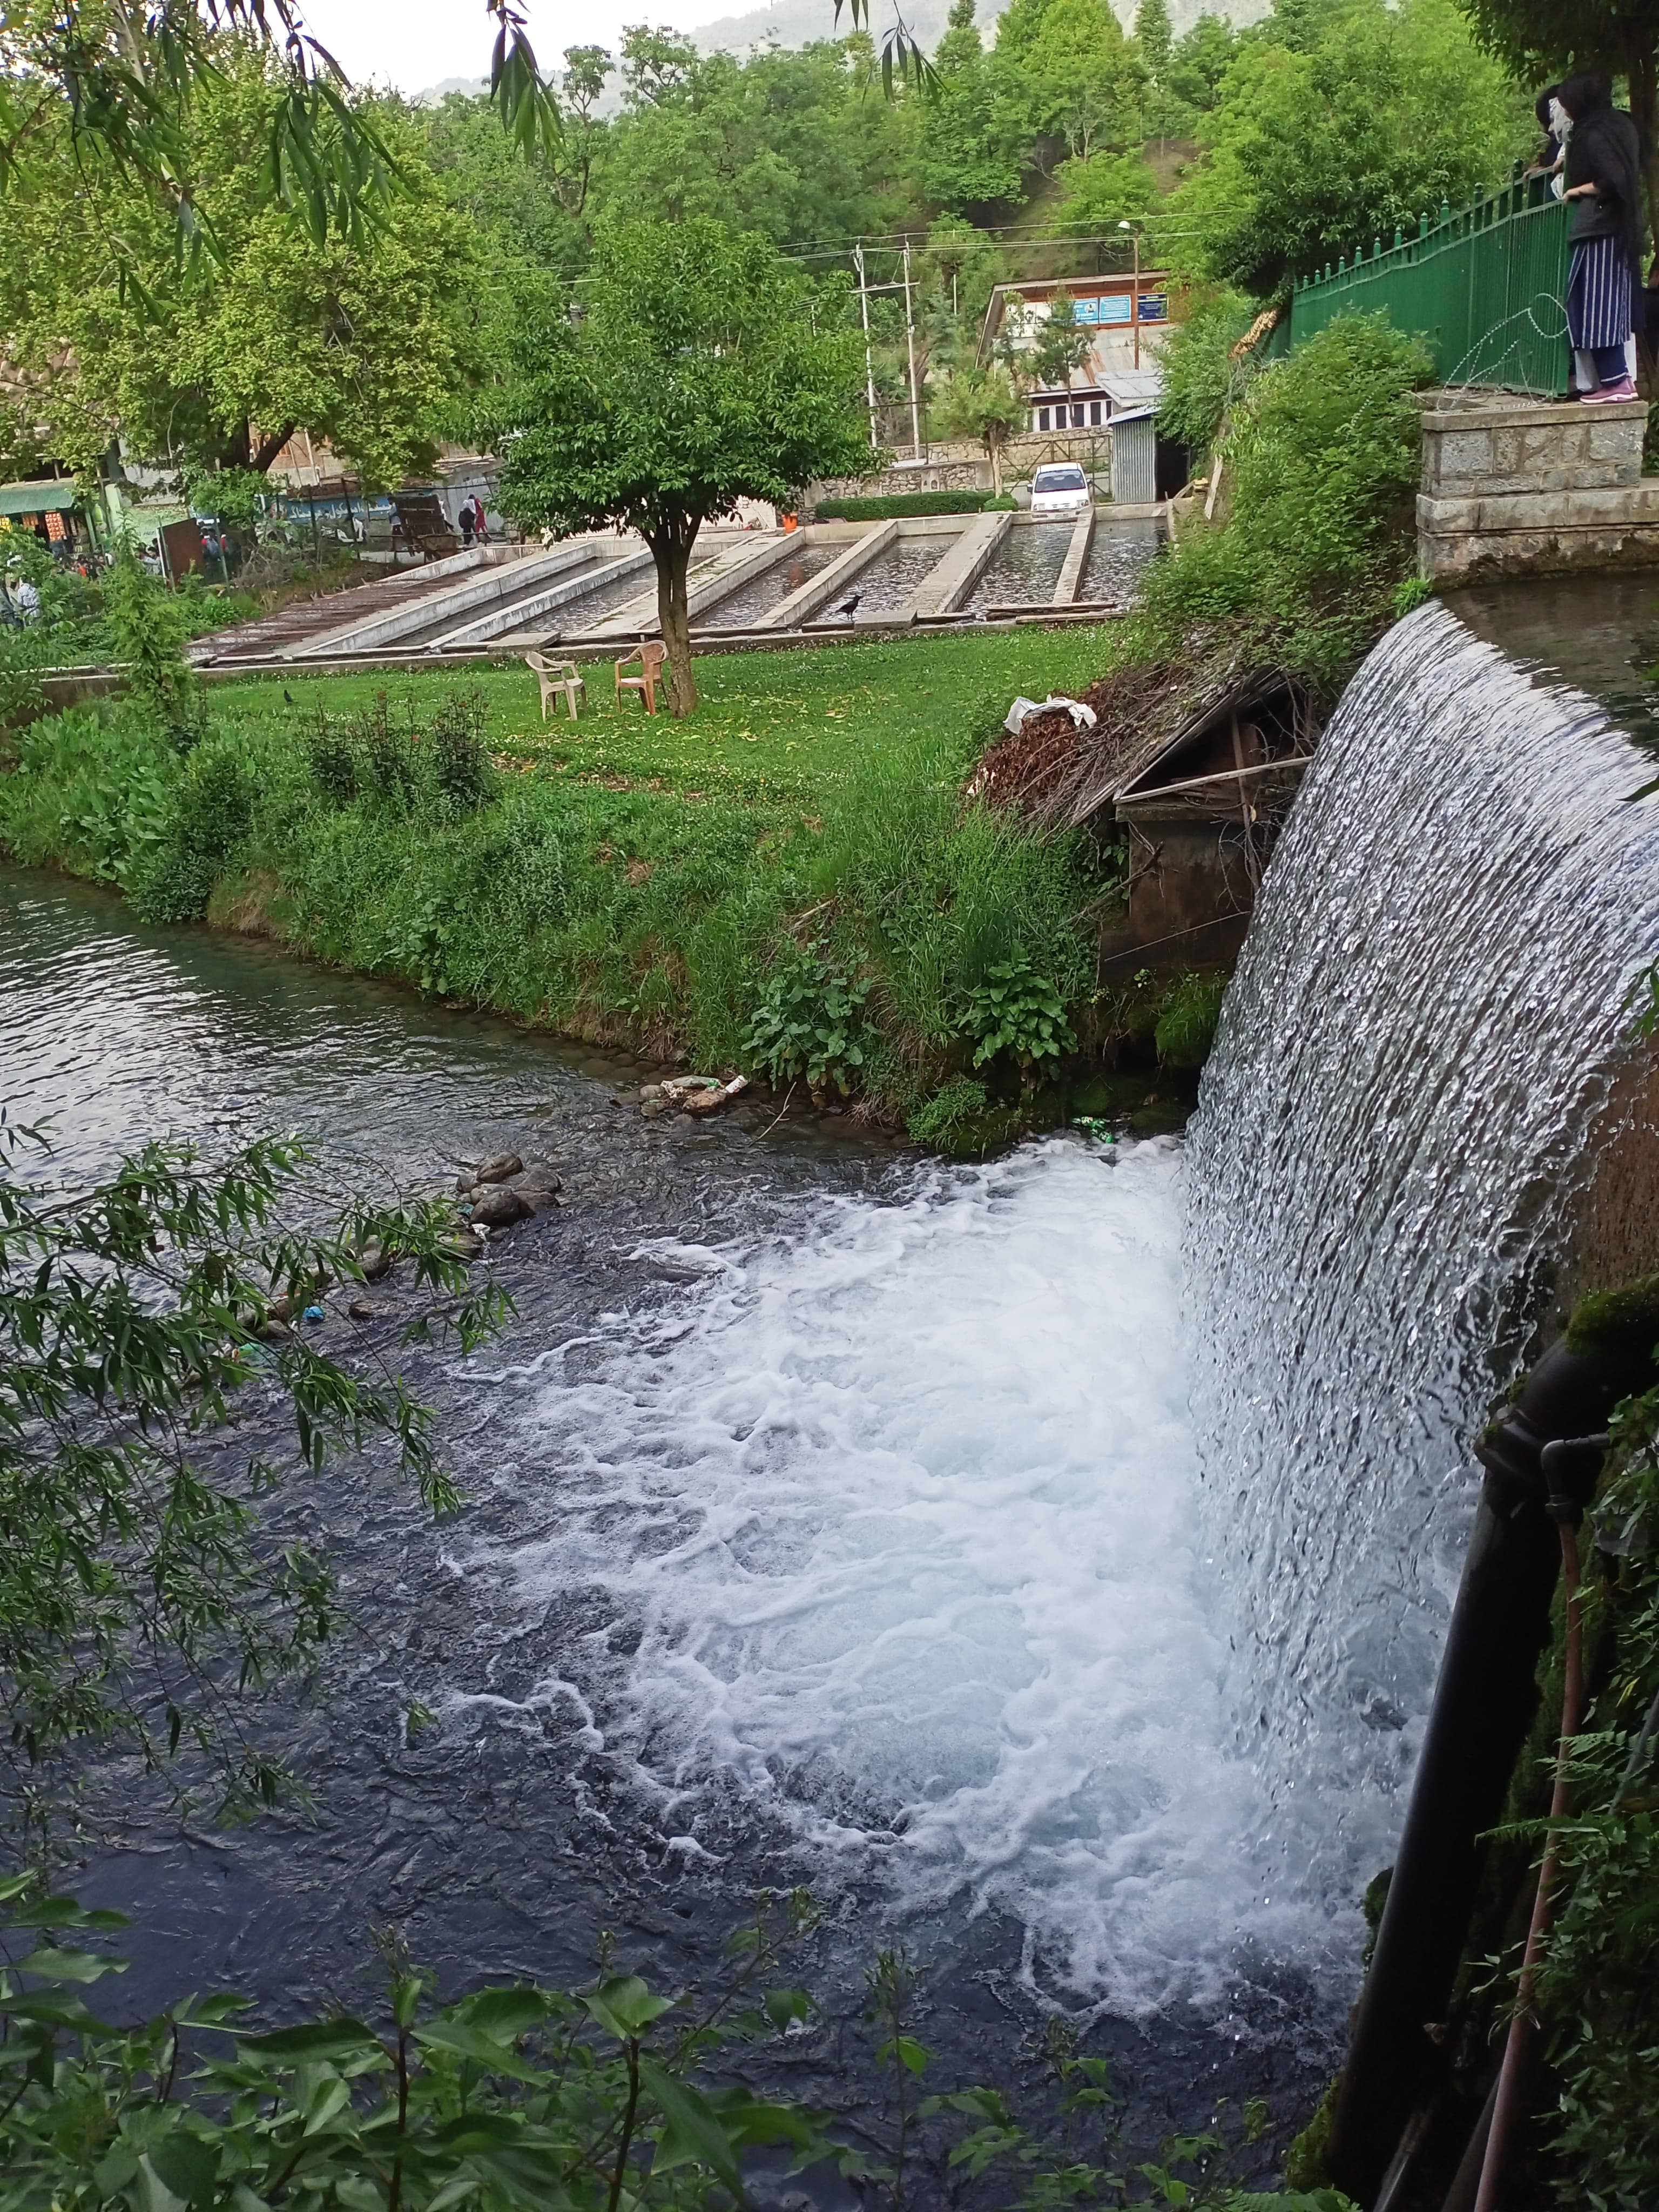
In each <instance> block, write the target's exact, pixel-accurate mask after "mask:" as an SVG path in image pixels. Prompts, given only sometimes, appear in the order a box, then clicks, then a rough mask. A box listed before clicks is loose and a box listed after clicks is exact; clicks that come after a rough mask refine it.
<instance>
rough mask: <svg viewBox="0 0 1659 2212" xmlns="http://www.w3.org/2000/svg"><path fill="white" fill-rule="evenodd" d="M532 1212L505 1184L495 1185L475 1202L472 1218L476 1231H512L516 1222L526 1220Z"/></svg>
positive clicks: (473, 1202) (473, 1203)
mask: <svg viewBox="0 0 1659 2212" xmlns="http://www.w3.org/2000/svg"><path fill="white" fill-rule="evenodd" d="M530 1211H531V1209H530V1207H529V1206H527V1205H526V1202H525V1200H523V1199H522V1198H521V1197H520V1194H519V1193H518V1192H517V1191H516V1190H510V1189H509V1188H507V1185H506V1184H505V1183H494V1184H492V1185H491V1186H490V1187H489V1188H488V1189H487V1190H483V1191H480V1193H479V1194H478V1195H477V1198H476V1199H474V1200H473V1201H472V1212H471V1217H470V1218H471V1223H472V1226H473V1227H474V1228H475V1229H510V1228H511V1227H512V1225H513V1223H514V1222H515V1221H522V1220H524V1219H525V1218H526V1216H527V1215H528V1214H529V1212H530Z"/></svg>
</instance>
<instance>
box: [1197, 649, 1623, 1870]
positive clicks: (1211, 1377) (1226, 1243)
mask: <svg viewBox="0 0 1659 2212" xmlns="http://www.w3.org/2000/svg"><path fill="white" fill-rule="evenodd" d="M1627 680H1628V679H1627ZM1652 772H1653V763H1652V759H1651V757H1650V755H1649V754H1647V753H1644V752H1643V751H1640V750H1638V749H1637V748H1636V747H1635V746H1634V745H1632V743H1631V742H1630V739H1629V738H1628V737H1627V736H1626V734H1625V733H1624V732H1623V731H1622V730H1620V728H1619V727H1617V726H1615V725H1614V723H1613V721H1612V720H1610V719H1609V717H1608V715H1607V714H1606V713H1604V711H1603V710H1602V708H1601V707H1599V706H1597V705H1596V704H1595V702H1593V701H1592V700H1591V699H1590V698H1589V697H1588V696H1585V695H1584V694H1583V693H1581V692H1579V691H1577V690H1573V689H1571V687H1569V686H1568V685H1566V684H1565V683H1559V682H1554V681H1552V680H1550V678H1549V676H1548V675H1547V674H1546V673H1543V672H1541V671H1538V670H1537V669H1536V668H1535V667H1532V668H1529V667H1528V665H1525V664H1522V663H1521V662H1518V661H1517V660H1516V659H1512V658H1510V657H1509V656H1508V655H1506V654H1505V653H1504V652H1502V651H1500V650H1499V649H1498V647H1496V646H1494V645H1493V644H1492V643H1489V642H1486V641H1483V640H1482V639H1481V638H1480V637H1478V636H1477V635H1475V634H1474V631H1473V630H1472V629H1470V628H1469V627H1468V626H1467V625H1466V623H1464V622H1463V621H1462V620H1460V619H1459V618H1458V617H1456V616H1455V615H1454V614H1452V613H1450V612H1449V611H1447V610H1446V609H1445V608H1443V607H1442V606H1439V605H1429V606H1426V607H1424V608H1422V609H1420V610H1419V611H1418V612H1417V613H1415V614H1413V616H1411V617H1409V618H1408V619H1407V621H1405V622H1403V623H1401V624H1400V625H1399V626H1398V627H1397V628H1396V629H1394V630H1393V631H1391V632H1390V633H1389V635H1388V636H1387V637H1386V638H1385V639H1384V640H1383V642H1382V643H1381V644H1380V645H1379V646H1378V647H1376V651H1375V652H1373V653H1372V654H1371V655H1370V659H1368V660H1367V661H1366V663H1365V664H1364V667H1363V668H1362V669H1361V670H1360V671H1359V673H1358V676H1357V677H1356V678H1354V680H1353V682H1352V684H1351V685H1350V687H1349V689H1348V691H1347V693H1346V696H1345V697H1344V699H1343V701H1342V703H1341V706H1340V708H1339V710H1338V712H1337V714H1336V715H1335V717H1334V720H1333V721H1332V724H1331V726H1330V728H1329V730H1328V732H1327V735H1326V737H1325V739H1324V743H1323V744H1322V748H1321V750H1320V754H1319V757H1318V760H1317V761H1316V763H1315V765H1314V767H1313V768H1312V769H1311V770H1310V772H1309V775H1308V777H1307V781H1306V783H1305V786H1304V789H1303V792H1302V793H1301V796H1300V799H1299V800H1298V802H1297V807H1296V810H1295V812H1294V814H1293V816H1292V817H1291V821H1290V823H1289V824H1288V826H1287V828H1286V829H1285V834H1284V836H1283V839H1282V841H1281V842H1280V844H1279V849H1278V852H1277V854H1276V856H1275V858H1274V860H1273V866H1272V867H1271V869H1270V870H1269V872H1268V874H1267V881H1266V883H1265V884H1264V886H1263V890H1262V894H1261V901H1260V903H1259V905H1258V907H1257V909H1256V913H1255V919H1254V921H1253V923H1252V926H1251V929H1250V934H1249V942H1248V944H1247V945H1246V946H1245V949H1244V953H1243V958H1242V960H1241V962H1240V964H1239V967H1238V970H1237V975H1236V977H1235V980H1234V981H1233V984H1232V986H1231V990H1230V992H1229V994H1228V998H1227V1001H1226V1006H1225V1012H1224V1015H1223V1019H1222V1024H1221V1029H1220V1033H1219V1036H1218V1040H1217V1045H1216V1049H1215V1052H1214V1054H1213V1055H1212V1059H1211V1061H1210V1064H1209V1066H1208V1068H1207V1070H1206V1075H1205V1079H1204V1085H1203V1091H1202V1098H1201V1105H1200V1114H1199V1116H1198V1119H1197V1121H1196V1122H1195V1124H1194V1131H1193V1137H1192V1144H1191V1154H1190V1166H1191V1188H1192V1202H1191V1208H1190V1214H1189V1219H1188V1232H1187V1257H1188V1302H1189V1307H1190V1310H1191V1312H1192V1314H1193V1316H1194V1331H1193V1334H1194V1361H1195V1373H1194V1418H1195V1422H1196V1430H1197V1435H1198V1437H1199V1443H1200V1462H1201V1468H1202V1488H1201V1492H1200V1508H1199V1511H1200V1527H1201V1530H1202V1535H1203V1549H1204V1552H1205V1554H1206V1559H1207V1561H1208V1569H1207V1571H1208V1574H1209V1577H1210V1580H1211V1583H1212V1591H1213V1602H1214V1606H1215V1613H1214V1615H1213V1616H1212V1617H1214V1618H1215V1619H1216V1620H1217V1621H1218V1626H1220V1627H1221V1629H1222V1631H1223V1632H1224V1633H1225V1636H1226V1638H1227V1639H1228V1642H1229V1645H1230V1650H1231V1662H1230V1679H1231V1689H1232V1693H1233V1705H1234V1711H1235V1712H1236V1714H1237V1716H1238V1721H1237V1725H1238V1730H1239V1735H1240V1740H1241V1747H1242V1748H1245V1749H1248V1751H1249V1753H1250V1755H1251V1758H1252V1759H1253V1761H1254V1763H1255V1764H1256V1765H1257V1766H1258V1768H1259V1769H1260V1770H1261V1771H1263V1772H1264V1773H1265V1775H1266V1777H1267V1779H1268V1781H1269V1783H1270V1785H1271V1791H1272V1795H1273V1799H1274V1802H1275V1812H1274V1815H1273V1818H1274V1822H1275V1826H1276V1840H1277V1842H1278V1844H1279V1849H1280V1850H1282V1852H1283V1854H1284V1857H1285V1862H1286V1863H1287V1864H1293V1865H1296V1866H1297V1868H1298V1870H1301V1869H1305V1868H1306V1866H1307V1865H1308V1863H1309V1861H1310V1857H1311V1858H1312V1859H1313V1860H1316V1861H1317V1860H1319V1859H1321V1858H1323V1859H1324V1861H1325V1862H1326V1864H1325V1868H1324V1875H1325V1879H1326V1880H1327V1881H1329V1882H1333V1883H1338V1884H1340V1883H1341V1882H1344V1881H1352V1879H1353V1878H1354V1876H1356V1875H1358V1877H1359V1878H1360V1879H1363V1878H1364V1875H1366V1874H1368V1873H1370V1871H1373V1870H1374V1869H1375V1868H1376V1867H1377V1866H1379V1865H1381V1864H1382V1863H1384V1861H1385V1859H1386V1857H1387V1856H1388V1850H1389V1838H1390V1835H1391V1832H1392V1831H1393V1829H1394V1827H1395V1826H1396V1825H1397V1820H1398V1815H1399V1810H1400V1808H1399V1806H1398V1804H1397V1803H1395V1802H1391V1801H1392V1800H1393V1799H1394V1798H1395V1793H1396V1792H1397V1790H1398V1787H1399V1784H1401V1781H1402V1780H1403V1779H1404V1778H1406V1777H1407V1774H1408V1772H1409V1769H1410V1764H1411V1759H1412V1755H1413V1749H1414V1747H1415V1743H1416V1741H1417V1738H1418V1735H1419V1729H1420V1723H1421V1720H1422V1717H1423V1716H1424V1714H1425V1710H1426V1706H1427V1703H1428V1699H1429V1696H1430V1692H1431V1686H1432V1680H1433V1675H1434V1669H1435V1665H1436V1662H1437V1655H1438V1650H1439V1646H1440V1643H1441V1640H1442V1637H1443V1629H1444V1625H1445V1621H1446V1618H1447V1613H1448V1608H1449V1601H1450V1597H1451V1595H1452V1592H1453V1590H1454V1589H1455V1582H1456V1577H1457V1573H1458V1570H1459V1566H1460V1563H1461V1552H1462V1538H1463V1534H1464V1531H1465V1528H1466V1526H1467V1522H1468V1516H1469V1513H1470V1511H1471V1510H1472V1504H1473V1496H1474V1474H1473V1472H1472V1469H1471V1462H1470V1457H1469V1447H1470V1443H1471V1442H1472V1439H1473V1437H1474V1435H1475V1434H1476V1433H1477V1432H1478V1430H1479V1428H1480V1425H1481V1424H1482V1423H1483V1421H1484V1420H1485V1419H1486V1416H1487V1414H1488V1413H1489V1411H1490V1409H1491V1407H1492V1401H1493V1400H1494V1399H1495V1398H1496V1397H1497V1396H1498V1395H1499V1394H1500V1393H1501V1392H1502V1391H1503V1390H1504V1388H1505V1386H1506V1385H1507V1383H1509V1381H1510V1379H1511V1377H1512V1376H1513V1375H1514V1374H1515V1372H1516V1370H1517V1368H1518V1367H1519V1366H1520V1365H1521V1364H1522V1363H1523V1362H1524V1360H1525V1358H1526V1357H1527V1355H1528V1347H1529V1342H1530V1340H1532V1338H1533V1336H1534V1332H1535V1330H1536V1328H1537V1327H1538V1325H1539V1323H1540V1322H1541V1320H1542V1319H1543V1318H1544V1317H1545V1316H1546V1315H1547V1308H1548V1302H1549V1296H1550V1291H1551V1288H1552V1278H1553V1270H1554V1269H1555V1268H1556V1267H1557V1266H1558V1264H1559V1261H1560V1259H1561V1257H1562V1254H1563V1249H1564V1247H1565V1245H1566V1244H1567V1243H1569V1242H1570V1239H1571V1223H1572V1219H1573V1215H1574V1209H1575V1206H1576V1205H1577V1202H1578V1198H1579V1194H1581V1193H1582V1190H1583V1186H1584V1184H1585V1182H1586V1181H1587V1178H1588V1176H1589V1170H1590V1168H1591V1165H1592V1164H1593V1158H1594V1153H1595V1149H1596V1147H1597V1146H1598V1143H1599V1142H1600V1141H1601V1139H1604V1138H1605V1136H1606V1134H1607V1130H1608V1125H1609V1122H1610V1121H1612V1120H1613V1118H1614V1117H1615V1115H1616V1114H1617V1113H1618V1111H1619V1110H1620V1109H1619V1091H1620V1086H1619V1077H1620V1071H1621V1067H1626V1066H1628V1065H1629V1064H1630V1061H1631V1059H1632V1053H1631V1049H1630V1044H1629V1027H1630V1018H1629V1015H1628V1013H1627V1012H1626V1011H1625V1000H1626V993H1627V991H1628V989H1629V987H1630V984H1631V981H1632V976H1633V975H1635V974H1636V973H1637V972H1638V970H1639V969H1641V968H1642V967H1643V966H1644V964H1645V963H1646V962H1647V961H1649V960H1650V959H1651V958H1652V957H1653V955H1654V953H1655V951H1659V811H1656V810H1659V800H1648V801H1644V802H1643V803H1641V804H1639V805H1628V804H1626V801H1627V800H1628V799H1629V797H1630V794H1631V793H1632V791H1634V790H1635V789H1636V788H1637V787H1638V785H1640V784H1641V783H1643V782H1644V781H1646V780H1647V779H1648V777H1649V776H1650V775H1651V774H1652ZM1304 1878H1305V1876H1304Z"/></svg>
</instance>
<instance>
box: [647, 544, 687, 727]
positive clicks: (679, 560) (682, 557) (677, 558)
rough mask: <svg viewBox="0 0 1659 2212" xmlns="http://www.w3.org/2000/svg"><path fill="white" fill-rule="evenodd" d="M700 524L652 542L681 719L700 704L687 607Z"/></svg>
mask: <svg viewBox="0 0 1659 2212" xmlns="http://www.w3.org/2000/svg"><path fill="white" fill-rule="evenodd" d="M696 539H697V524H696V521H695V520H694V521H692V522H691V523H690V525H689V526H686V525H681V526H673V527H670V528H669V529H666V530H665V531H663V532H660V533H659V535H657V536H655V537H653V538H647V540H646V543H647V544H648V545H649V546H650V548H651V557H652V558H653V560H654V561H655V562H656V564H657V619H658V621H659V623H660V624H661V626H662V641H663V643H664V644H665V646H666V647H668V697H669V703H670V705H671V707H672V708H673V710H674V713H675V714H676V715H677V716H681V715H685V714H690V712H691V710H692V708H694V707H695V706H696V703H697V685H696V678H694V676H693V675H692V673H691V615H690V608H689V606H688V605H687V600H688V598H689V596H690V595H689V593H688V592H687V589H686V574H687V571H688V570H689V569H690V566H691V548H692V547H693V545H695V544H696Z"/></svg>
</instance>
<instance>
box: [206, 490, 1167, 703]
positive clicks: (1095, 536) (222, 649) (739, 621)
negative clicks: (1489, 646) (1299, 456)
mask: <svg viewBox="0 0 1659 2212" xmlns="http://www.w3.org/2000/svg"><path fill="white" fill-rule="evenodd" d="M1165 529H1166V523H1165V520H1164V515H1163V513H1162V510H1160V509H1158V508H1133V509H1116V508H1113V507H1109V506H1107V507H1098V508H1093V509H1089V510H1085V512H1084V513H1082V514H1081V515H1079V516H1078V517H1076V518H1075V519H1073V518H1062V519H1059V520H1051V519H1049V518H1047V517H1043V518H1037V517H1034V516H1032V515H1030V514H1027V513H1007V512H1003V513H989V514H971V515H928V516H923V517H917V518H914V519H905V520H889V521H883V522H866V523H859V522H822V523H813V524H809V525H807V526H805V527H804V528H801V529H798V530H794V531H784V530H769V531H740V530H729V529H727V530H722V529H711V530H708V531H706V532H704V533H703V535H702V538H701V539H700V540H699V545H698V552H697V556H696V559H695V560H694V562H693V563H692V568H691V573H690V612H691V626H692V634H693V636H694V637H695V638H696V639H698V640H699V641H702V642H703V643H705V644H712V643H720V644H725V643H727V642H735V641H738V640H739V639H741V640H742V641H744V643H745V644H752V645H763V644H768V643H772V642H776V643H779V644H782V643H785V642H791V641H792V642H795V643H800V642H803V641H808V640H821V639H823V638H826V637H831V636H836V635H848V634H851V633H861V632H864V631H866V630H870V629H878V630H883V631H894V630H896V631H904V630H908V629H915V628H916V627H918V626H919V625H927V626H929V627H936V626H939V625H940V624H947V625H948V624H955V623H968V622H985V621H987V620H988V621H998V620H1004V621H1018V620H1026V621H1030V620H1032V619H1060V620H1066V619H1071V618H1074V617H1077V616H1079V615H1086V614H1090V613H1096V612H1098V613H1113V612H1117V611H1121V609H1122V608H1124V607H1126V606H1127V605H1128V604H1129V603H1130V602H1131V600H1132V599H1133V596H1134V592H1135V590H1136V587H1137V583H1138V579H1139V572H1140V570H1141V569H1142V568H1144V567H1145V565H1146V562H1147V561H1149V560H1150V559H1151V558H1152V556H1153V555H1154V553H1155V552H1156V550H1157V549H1158V545H1159V544H1161V543H1162V542H1163V540H1164V534H1165ZM656 596H657V594H656V578H655V574H654V571H653V567H652V561H651V555H650V552H649V550H648V549H647V546H646V545H645V544H644V543H643V542H642V540H641V539H640V538H637V537H635V536H632V535H619V534H612V533H611V532H592V533H590V534H587V535H585V536H582V537H580V538H569V539H567V540H565V541H563V542H562V543H561V544H556V545H548V546H542V545H538V546H535V547H525V546H520V545H510V546H494V545H491V546H481V547H475V548H473V549H472V550H471V551H469V552H466V553H462V554H459V555H456V556H453V558H451V559H449V560H447V561H439V562H428V563H427V564H425V565H424V566H423V567H422V568H416V569H411V570H410V571H409V572H408V573H407V574H404V575H401V576H395V577H383V578H380V579H379V580H376V581H375V582H374V583H372V584H368V585H364V586H358V587H355V588H353V589H351V590H349V591H347V592H341V593H337V594H335V595H332V596H331V597H329V598H326V599H316V600H313V601H310V602H308V603H307V605H305V606H304V607H297V608H292V609H289V610H287V611H284V612H283V614H281V615H279V616H276V617H268V618H266V619H264V620H263V621H260V622H256V623H246V624H244V625H241V626H240V627H239V628H237V629H231V630H226V631H221V632H219V633H218V634H217V635H215V636H213V637H210V638H204V639H203V640H201V641H199V643H198V645H197V647H196V648H194V649H195V651H196V653H197V658H198V659H199V661H200V663H201V665H203V666H204V668H206V669H210V670H211V671H214V672H216V673H220V672H222V673H226V674H228V673H229V672H231V671H240V670H242V669H252V668H254V667H258V666H269V665H289V664H295V663H298V664H302V665H305V664H308V665H313V666H314V665H320V664H325V663H327V664H334V665H365V664H368V663H374V664H375V665H380V664H386V663H389V664H392V665H397V664H400V663H404V662H406V661H414V660H419V661H421V662H423V663H425V662H429V661H432V660H447V659H451V658H464V659H472V658H477V657H478V656H481V655H489V656H497V655H504V654H513V653H525V652H532V651H547V650H550V649H556V650H558V651H560V652H568V651H570V650H572V649H574V651H575V652H576V653H579V654H587V653H605V652H614V653H622V652H625V651H626V650H627V649H628V648H629V647H630V646H633V645H635V644H637V643H638V642H640V641H641V640H642V639H645V638H648V637H651V636H653V635H655V634H656V631H657V628H658V623H657V605H656Z"/></svg>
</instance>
